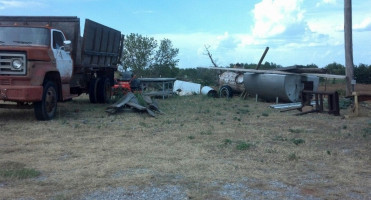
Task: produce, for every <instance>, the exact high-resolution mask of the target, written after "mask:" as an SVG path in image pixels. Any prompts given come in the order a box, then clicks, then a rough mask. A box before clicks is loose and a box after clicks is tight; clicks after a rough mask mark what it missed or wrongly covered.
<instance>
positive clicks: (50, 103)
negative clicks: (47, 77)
mask: <svg viewBox="0 0 371 200" xmlns="http://www.w3.org/2000/svg"><path fill="white" fill-rule="evenodd" d="M57 101H58V95H57V89H56V86H55V84H54V83H53V82H51V81H48V82H46V84H45V85H44V89H43V96H42V100H41V101H39V102H36V103H34V110H35V116H36V119H38V120H50V119H52V118H53V117H54V115H55V113H56V111H57Z"/></svg>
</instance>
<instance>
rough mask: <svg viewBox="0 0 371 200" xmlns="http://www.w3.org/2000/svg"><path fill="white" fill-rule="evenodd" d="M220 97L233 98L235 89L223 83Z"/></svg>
mask: <svg viewBox="0 0 371 200" xmlns="http://www.w3.org/2000/svg"><path fill="white" fill-rule="evenodd" d="M219 97H220V98H232V97H233V90H232V88H231V87H230V86H228V85H223V86H222V87H221V88H220V89H219Z"/></svg>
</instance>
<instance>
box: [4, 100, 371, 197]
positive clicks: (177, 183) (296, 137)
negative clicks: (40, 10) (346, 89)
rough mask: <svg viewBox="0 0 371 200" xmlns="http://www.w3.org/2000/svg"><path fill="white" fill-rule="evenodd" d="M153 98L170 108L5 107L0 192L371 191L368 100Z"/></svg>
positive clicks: (341, 194) (298, 193)
mask: <svg viewBox="0 0 371 200" xmlns="http://www.w3.org/2000/svg"><path fill="white" fill-rule="evenodd" d="M157 101H158V104H159V107H160V109H161V110H162V111H163V112H164V113H165V114H163V115H158V116H157V117H156V118H153V117H149V115H147V114H145V113H136V112H132V111H128V110H127V111H124V112H122V113H119V114H116V115H108V114H107V113H105V109H106V107H107V105H97V104H94V105H93V104H90V103H89V100H88V97H87V96H81V97H79V98H76V99H74V100H73V101H70V102H66V103H60V104H59V108H58V114H57V117H56V118H55V119H54V120H52V121H46V122H44V121H36V120H35V119H34V114H33V110H0V199H32V198H34V199H89V198H87V196H90V198H91V199H94V197H93V196H94V195H92V194H97V192H98V193H100V194H104V192H106V191H107V192H108V191H110V190H111V191H112V190H116V191H117V190H118V188H125V191H126V192H122V195H123V196H122V197H124V195H126V197H127V196H128V195H129V196H130V195H132V196H135V195H136V194H137V193H136V192H137V191H147V190H148V188H157V189H159V190H161V188H162V191H163V192H165V193H166V192H167V191H169V190H167V189H166V188H170V187H176V191H177V192H179V196H178V197H179V198H180V197H185V198H188V199H246V198H252V199H259V198H257V197H260V198H261V199H270V198H271V199H274V198H286V199H308V198H312V199H317V198H318V199H368V198H370V197H371V193H370V191H371V168H370V166H371V162H370V156H371V114H370V113H371V112H370V109H369V108H362V110H361V116H360V117H357V118H352V117H351V118H346V117H344V115H349V114H350V112H349V110H341V115H342V116H332V115H328V114H317V113H312V114H307V115H304V116H294V114H295V113H298V112H299V111H296V110H295V111H290V112H279V111H278V110H273V109H271V108H269V105H270V103H264V102H255V99H247V100H242V99H240V98H238V97H235V98H232V99H230V100H227V99H213V98H207V97H205V96H189V97H177V96H174V97H171V98H168V99H165V100H162V99H159V100H157ZM164 188H165V189H164ZM128 191H129V192H128ZM170 191H173V190H170ZM169 193H170V192H169ZM95 199H100V198H97V197H96V198H95ZM170 199H172V198H170Z"/></svg>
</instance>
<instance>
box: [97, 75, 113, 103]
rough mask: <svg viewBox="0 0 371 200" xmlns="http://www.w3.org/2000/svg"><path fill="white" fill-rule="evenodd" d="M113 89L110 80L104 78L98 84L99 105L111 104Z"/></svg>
mask: <svg viewBox="0 0 371 200" xmlns="http://www.w3.org/2000/svg"><path fill="white" fill-rule="evenodd" d="M111 94H112V87H111V81H110V79H109V78H102V79H101V80H100V81H99V83H98V90H97V100H98V103H109V102H110V100H111Z"/></svg>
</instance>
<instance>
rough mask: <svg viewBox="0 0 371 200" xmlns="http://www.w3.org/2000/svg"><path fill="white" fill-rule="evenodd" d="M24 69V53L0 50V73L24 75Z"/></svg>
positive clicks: (25, 65) (25, 67)
mask: <svg viewBox="0 0 371 200" xmlns="http://www.w3.org/2000/svg"><path fill="white" fill-rule="evenodd" d="M17 65H18V66H17ZM26 69H27V63H26V55H25V54H24V53H3V52H0V75H5V74H7V75H25V74H26Z"/></svg>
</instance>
